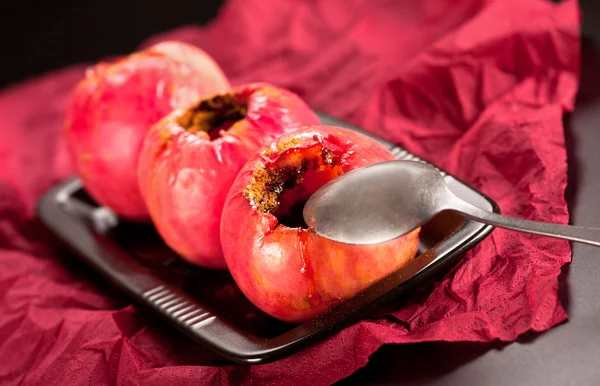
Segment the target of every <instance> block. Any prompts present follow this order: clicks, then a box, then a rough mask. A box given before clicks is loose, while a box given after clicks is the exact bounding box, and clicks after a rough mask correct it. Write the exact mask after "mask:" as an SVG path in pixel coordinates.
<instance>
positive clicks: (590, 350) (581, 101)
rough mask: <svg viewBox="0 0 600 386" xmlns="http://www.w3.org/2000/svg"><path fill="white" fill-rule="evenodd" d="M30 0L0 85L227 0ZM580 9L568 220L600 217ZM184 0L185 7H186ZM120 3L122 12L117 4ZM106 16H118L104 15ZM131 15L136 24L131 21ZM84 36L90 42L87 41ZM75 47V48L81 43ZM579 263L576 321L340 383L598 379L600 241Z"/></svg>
mask: <svg viewBox="0 0 600 386" xmlns="http://www.w3.org/2000/svg"><path fill="white" fill-rule="evenodd" d="M27 3H28V2H9V1H6V2H4V1H2V2H0V46H1V47H3V57H4V58H9V59H10V60H8V61H6V60H5V61H4V62H3V65H2V68H3V71H0V87H2V86H4V85H7V84H10V83H12V82H16V81H19V80H22V79H25V78H27V77H29V76H33V75H37V74H40V73H42V72H44V71H48V70H52V69H56V68H60V67H62V66H65V65H68V64H71V63H76V62H80V61H93V60H96V59H98V58H101V57H103V56H106V55H112V54H119V53H121V54H122V53H126V52H129V51H131V50H133V49H135V47H136V46H137V44H139V42H140V41H141V40H142V39H144V38H145V37H147V36H149V35H151V34H153V33H156V32H160V31H164V30H168V29H170V28H174V27H176V26H178V25H182V24H186V23H197V24H200V23H203V22H206V21H208V20H210V18H212V17H214V15H215V13H216V10H217V9H218V6H219V3H220V1H218V0H214V1H212V0H210V1H209V0H201V1H183V0H171V1H170V4H171V6H170V7H163V6H161V5H160V4H161V3H162V2H157V3H153V2H142V1H141V0H139V1H138V0H135V1H134V0H132V1H127V2H122V1H117V0H105V1H103V2H95V3H94V2H91V3H88V2H77V1H69V0H66V1H57V2H42V3H40V4H38V5H36V7H37V8H35V9H33V10H32V9H31V8H30V4H27ZM580 4H581V7H582V10H583V16H584V24H583V34H584V40H583V68H582V71H583V73H582V86H581V90H580V93H579V96H578V103H577V108H576V111H575V112H574V113H573V114H572V115H571V116H569V117H567V118H566V120H565V121H566V127H565V135H566V140H567V151H568V163H569V171H568V182H569V186H568V188H567V192H566V197H567V202H568V204H569V210H570V213H571V218H572V220H571V223H572V224H575V225H583V226H593V225H598V224H599V223H600V178H599V177H600V172H599V171H598V167H599V166H600V127H599V126H600V51H599V50H598V47H599V46H600V2H599V1H598V0H580ZM182 9H185V10H186V11H185V12H181V10H182ZM117 10H118V12H117ZM101 13H105V15H104V16H106V17H108V16H109V14H110V17H111V18H112V19H113V20H114V19H115V18H116V19H119V23H125V24H122V26H123V27H122V28H123V29H122V30H119V29H118V28H117V27H115V25H117V24H118V23H116V22H115V23H109V24H110V25H108V26H107V25H106V24H103V25H100V24H98V23H99V22H100V21H101V20H106V17H103V16H102V15H101ZM128 21H133V22H134V23H135V24H127V22H128ZM82 42H85V44H82ZM75 47H76V48H77V49H75ZM572 248H573V262H572V263H571V264H570V265H569V266H567V267H566V268H565V270H564V272H563V274H562V276H561V278H560V294H561V299H562V301H563V304H564V305H565V307H566V309H567V312H568V314H569V321H568V322H566V323H564V324H562V325H560V326H558V327H555V328H553V329H552V330H550V331H548V332H545V333H543V334H539V335H530V336H527V337H524V338H522V339H520V340H519V341H518V342H514V343H510V344H480V343H426V344H415V345H393V346H384V347H382V348H381V349H380V350H379V351H378V352H376V353H375V354H374V355H373V356H372V358H371V360H370V362H369V364H368V365H367V366H366V367H365V368H363V369H361V370H359V371H358V372H356V373H355V374H353V375H352V376H350V377H349V378H348V379H345V380H343V381H341V382H340V384H341V385H353V384H402V385H457V384H472V385H502V386H504V385H508V384H510V385H561V386H563V385H593V384H600V360H599V359H598V357H599V356H600V249H598V248H594V247H591V246H587V245H582V244H574V245H572Z"/></svg>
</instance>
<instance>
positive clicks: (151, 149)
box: [139, 83, 319, 269]
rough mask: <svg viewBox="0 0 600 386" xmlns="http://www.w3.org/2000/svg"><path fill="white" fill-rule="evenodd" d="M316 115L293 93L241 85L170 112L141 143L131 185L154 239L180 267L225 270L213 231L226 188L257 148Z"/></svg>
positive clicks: (216, 232) (316, 120) (309, 122)
mask: <svg viewBox="0 0 600 386" xmlns="http://www.w3.org/2000/svg"><path fill="white" fill-rule="evenodd" d="M318 123H319V118H318V117H317V115H316V114H315V113H314V112H313V111H312V110H311V109H310V108H309V107H308V106H307V105H306V104H305V103H304V102H303V101H302V100H301V99H300V98H299V97H298V96H296V95H295V94H293V93H291V92H290V91H287V90H283V89H280V88H277V87H275V86H273V85H269V84H264V83H260V84H258V83H257V84H248V85H243V86H240V87H238V88H236V89H233V90H231V91H230V92H228V93H224V94H218V95H214V96H211V97H209V98H206V99H202V100H200V101H198V102H197V103H195V104H194V105H193V106H190V107H189V108H182V109H178V110H176V111H174V112H173V113H171V114H170V115H169V116H167V117H166V118H165V119H163V120H161V121H160V122H159V123H157V124H156V125H155V126H154V127H153V128H152V129H151V130H150V131H149V132H148V135H147V137H146V139H145V142H144V146H143V149H142V152H141V155H140V161H139V184H140V188H141V191H142V194H143V196H144V199H145V201H146V204H147V207H148V209H149V211H150V215H151V217H152V221H153V223H154V224H155V226H156V228H157V230H158V232H159V234H160V235H161V237H162V238H163V240H164V241H165V242H166V244H167V245H169V246H170V247H171V248H172V249H173V250H175V251H176V252H177V253H178V254H179V255H180V256H181V257H182V258H183V259H185V260H187V261H188V262H190V263H192V264H195V265H199V266H202V267H206V268H212V269H225V268H226V264H225V260H224V259H223V252H222V249H221V241H220V237H219V225H220V221H221V211H222V209H223V203H224V202H225V197H226V196H227V193H228V192H229V188H230V187H231V184H232V183H233V180H234V179H235V176H236V175H237V174H238V172H239V171H240V169H241V168H242V166H243V165H244V164H245V163H246V161H247V160H248V159H249V158H250V157H251V156H252V155H253V154H254V153H255V152H256V151H257V150H258V149H259V148H260V147H261V146H264V145H265V144H267V143H269V142H271V141H273V140H274V139H275V138H276V137H278V136H279V135H281V134H284V133H286V132H288V131H290V130H292V129H294V128H298V127H300V126H302V125H313V124H318Z"/></svg>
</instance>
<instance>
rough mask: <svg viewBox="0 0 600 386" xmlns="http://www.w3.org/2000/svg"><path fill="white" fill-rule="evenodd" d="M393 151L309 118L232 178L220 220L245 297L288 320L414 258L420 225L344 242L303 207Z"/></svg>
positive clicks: (308, 314)
mask: <svg viewBox="0 0 600 386" xmlns="http://www.w3.org/2000/svg"><path fill="white" fill-rule="evenodd" d="M393 159H394V156H393V155H392V154H391V153H390V152H389V150H387V149H386V148H385V147H384V146H382V145H381V144H379V143H377V142H376V141H375V140H373V139H371V138H369V137H367V136H365V135H362V134H359V133H357V132H354V131H350V130H347V129H342V128H338V127H327V126H314V127H308V128H303V129H300V130H298V131H295V132H292V133H289V134H286V135H284V136H282V137H280V138H279V139H278V140H277V141H276V142H274V143H273V144H271V146H269V147H268V148H266V149H265V150H263V151H262V152H261V153H260V154H258V155H257V156H256V157H254V159H253V160H251V161H250V162H248V163H247V164H246V165H245V166H244V168H243V169H242V170H241V171H240V173H239V175H238V176H237V178H236V180H235V181H234V183H233V185H232V187H231V191H230V192H229V195H228V197H227V201H226V203H225V206H224V209H223V215H222V221H221V240H222V243H223V251H224V255H225V260H226V262H227V265H228V267H229V270H230V272H231V274H232V276H233V278H234V280H235V282H236V283H237V285H238V286H239V288H240V289H241V291H242V292H243V293H244V295H246V297H247V298H248V299H249V300H250V301H251V302H252V303H254V305H256V306H257V307H258V308H260V309H261V310H263V311H264V312H266V313H267V314H269V315H271V316H273V317H275V318H277V319H280V320H283V321H286V322H290V323H299V322H303V321H306V320H308V319H310V318H313V317H315V316H317V315H319V314H321V313H323V312H325V311H327V310H329V309H330V308H332V307H333V306H335V305H336V304H338V303H340V302H342V301H344V300H346V299H348V298H350V297H352V296H353V295H355V294H356V293H358V292H359V291H361V290H363V289H364V288H366V287H368V286H369V285H371V284H372V283H374V282H375V281H377V280H379V279H382V278H383V277H385V276H387V275H388V274H391V273H392V272H394V271H396V270H397V269H399V268H401V267H402V266H404V265H405V264H407V263H408V262H409V261H410V260H411V259H413V258H414V256H415V254H416V252H417V248H418V238H419V232H420V228H419V229H416V230H414V231H413V232H411V233H409V234H407V235H405V236H403V237H401V238H398V239H395V240H391V241H388V242H385V243H382V244H376V245H348V244H341V243H337V242H334V241H331V240H329V239H325V238H323V237H320V236H318V235H316V234H315V233H314V232H312V231H311V230H310V229H307V226H306V224H305V223H304V220H303V217H302V209H303V207H304V204H305V203H306V201H307V200H308V198H309V197H310V196H311V195H312V194H313V193H314V192H316V191H317V190H318V189H319V188H320V187H321V186H323V185H324V184H326V183H327V182H329V181H331V180H333V179H334V178H336V177H338V176H340V175H342V174H343V173H346V172H348V171H351V170H353V169H357V168H361V167H364V166H367V165H370V164H374V163H378V162H383V161H390V160H393Z"/></svg>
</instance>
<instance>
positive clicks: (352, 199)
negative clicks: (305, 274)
mask: <svg viewBox="0 0 600 386" xmlns="http://www.w3.org/2000/svg"><path fill="white" fill-rule="evenodd" d="M445 210H450V211H455V212H458V213H460V214H462V215H463V216H465V217H467V218H470V219H472V220H475V221H478V222H481V223H485V224H488V225H494V226H498V227H502V228H507V229H512V230H516V231H521V232H527V233H533V234H538V235H544V236H550V237H556V238H561V239H567V240H572V241H579V242H583V243H587V244H591V245H596V246H600V229H597V228H583V227H575V226H569V225H561V224H550V223H543V222H536V221H529V220H523V219H518V218H513V217H507V216H502V215H499V214H496V213H493V212H490V211H487V210H483V209H481V208H478V207H476V206H474V205H472V204H470V203H468V202H466V201H464V200H463V199H461V198H459V197H458V196H456V195H455V194H454V193H453V192H452V191H451V190H450V189H449V188H448V186H447V185H446V183H445V181H444V178H443V177H442V175H441V173H440V172H439V171H438V170H437V169H436V168H434V167H433V166H430V165H428V164H426V163H424V162H420V161H389V162H381V163H378V164H375V165H371V166H367V167H364V168H361V169H356V170H353V171H351V172H349V173H346V174H343V175H341V176H340V177H338V178H336V179H334V180H333V181H330V182H329V183H327V184H325V185H324V186H322V187H321V188H320V189H319V190H318V191H317V192H315V193H314V194H313V195H312V196H311V197H310V198H309V200H308V201H307V202H306V204H305V206H304V210H303V216H304V220H305V222H306V224H307V225H308V226H309V227H310V228H311V229H312V230H313V231H314V232H316V233H317V234H318V235H320V236H322V237H325V238H328V239H331V240H334V241H337V242H341V243H346V244H377V243H382V242H385V241H388V240H392V239H395V238H397V237H400V236H403V235H405V234H407V233H409V232H410V231H412V230H414V229H416V228H417V227H419V226H421V225H423V224H425V223H426V222H427V221H429V220H430V219H431V218H432V217H434V216H435V215H436V214H438V213H439V212H441V211H445Z"/></svg>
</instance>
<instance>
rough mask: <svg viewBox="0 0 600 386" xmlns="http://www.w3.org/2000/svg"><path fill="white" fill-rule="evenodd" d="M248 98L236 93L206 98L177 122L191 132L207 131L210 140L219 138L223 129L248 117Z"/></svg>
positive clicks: (182, 115)
mask: <svg viewBox="0 0 600 386" xmlns="http://www.w3.org/2000/svg"><path fill="white" fill-rule="evenodd" d="M247 112H248V102H247V98H246V97H243V96H239V95H235V94H223V95H216V96H214V97H212V98H209V99H204V100H202V101H201V102H199V103H198V104H197V105H196V106H194V107H192V108H190V109H188V110H186V111H185V112H184V113H183V114H181V115H180V116H179V117H178V118H177V123H178V124H179V125H180V126H182V127H183V128H185V129H186V130H187V131H189V132H192V133H194V132H200V131H203V132H205V133H207V134H208V135H209V137H210V140H211V141H212V140H215V139H217V138H219V136H220V135H221V132H222V131H224V130H225V131H226V130H227V129H229V128H230V127H231V126H232V125H233V124H234V123H236V122H237V121H240V120H242V119H244V118H245V117H246V114H247Z"/></svg>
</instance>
